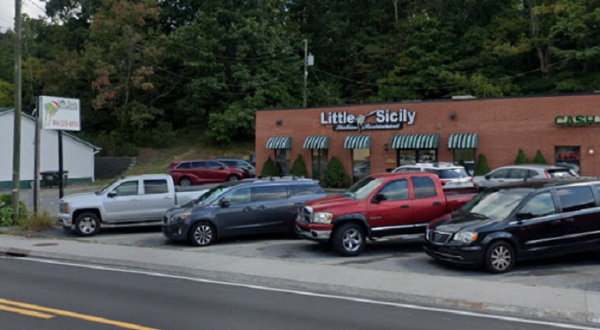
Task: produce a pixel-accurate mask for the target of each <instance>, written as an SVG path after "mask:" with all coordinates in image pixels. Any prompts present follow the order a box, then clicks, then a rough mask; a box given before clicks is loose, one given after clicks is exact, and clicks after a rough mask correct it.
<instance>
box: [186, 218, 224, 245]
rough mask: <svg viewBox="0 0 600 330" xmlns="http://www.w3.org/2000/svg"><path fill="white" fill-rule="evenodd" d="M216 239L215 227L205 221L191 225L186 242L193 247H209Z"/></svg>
mask: <svg viewBox="0 0 600 330" xmlns="http://www.w3.org/2000/svg"><path fill="white" fill-rule="evenodd" d="M216 239H217V232H216V230H215V226H213V225H212V224H210V223H208V222H205V221H202V222H198V223H197V224H195V225H193V226H192V228H191V229H190V232H189V234H188V242H189V243H190V245H193V246H209V245H211V244H213V243H214V242H215V240H216Z"/></svg>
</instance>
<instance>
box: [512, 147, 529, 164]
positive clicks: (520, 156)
mask: <svg viewBox="0 0 600 330" xmlns="http://www.w3.org/2000/svg"><path fill="white" fill-rule="evenodd" d="M528 163H529V159H528V158H527V156H526V155H525V152H524V151H523V149H519V152H518V153H517V158H516V159H515V164H516V165H520V164H528Z"/></svg>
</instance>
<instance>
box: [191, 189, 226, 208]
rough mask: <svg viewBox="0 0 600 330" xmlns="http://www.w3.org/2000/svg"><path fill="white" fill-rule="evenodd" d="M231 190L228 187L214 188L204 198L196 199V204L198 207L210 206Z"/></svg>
mask: <svg viewBox="0 0 600 330" xmlns="http://www.w3.org/2000/svg"><path fill="white" fill-rule="evenodd" d="M230 189H231V187H227V186H217V187H214V188H212V189H210V190H209V191H207V192H206V193H205V194H203V195H202V196H200V197H198V199H196V203H195V204H196V205H201V204H204V205H206V204H210V203H212V202H213V201H214V200H215V199H217V198H219V196H221V195H223V194H224V193H226V192H228V191H229V190H230Z"/></svg>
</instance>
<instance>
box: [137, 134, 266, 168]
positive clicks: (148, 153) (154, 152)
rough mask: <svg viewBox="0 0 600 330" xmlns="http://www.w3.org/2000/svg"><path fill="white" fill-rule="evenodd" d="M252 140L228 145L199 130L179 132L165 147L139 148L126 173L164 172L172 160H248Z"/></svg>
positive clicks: (251, 149) (251, 151) (252, 149)
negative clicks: (134, 160)
mask: <svg viewBox="0 0 600 330" xmlns="http://www.w3.org/2000/svg"><path fill="white" fill-rule="evenodd" d="M254 150H255V149H254V141H240V142H235V143H232V144H231V145H229V146H223V145H216V144H214V143H211V142H209V141H208V140H207V139H206V138H204V136H203V135H202V133H201V132H193V131H187V132H180V133H179V134H178V137H177V142H176V143H174V145H173V146H172V147H170V148H167V149H149V148H141V149H140V153H139V155H138V158H137V164H136V166H134V167H133V169H131V171H129V173H127V175H140V174H165V173H167V169H168V168H169V166H170V165H171V163H172V162H174V161H181V160H194V159H214V158H236V159H245V160H249V158H250V154H252V153H254Z"/></svg>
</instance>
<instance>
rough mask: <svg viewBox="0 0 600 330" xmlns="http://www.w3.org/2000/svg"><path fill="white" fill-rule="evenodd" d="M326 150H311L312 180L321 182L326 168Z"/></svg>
mask: <svg viewBox="0 0 600 330" xmlns="http://www.w3.org/2000/svg"><path fill="white" fill-rule="evenodd" d="M327 160H328V159H327V149H312V173H313V179H315V180H321V179H323V176H324V175H325V167H326V166H327Z"/></svg>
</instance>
